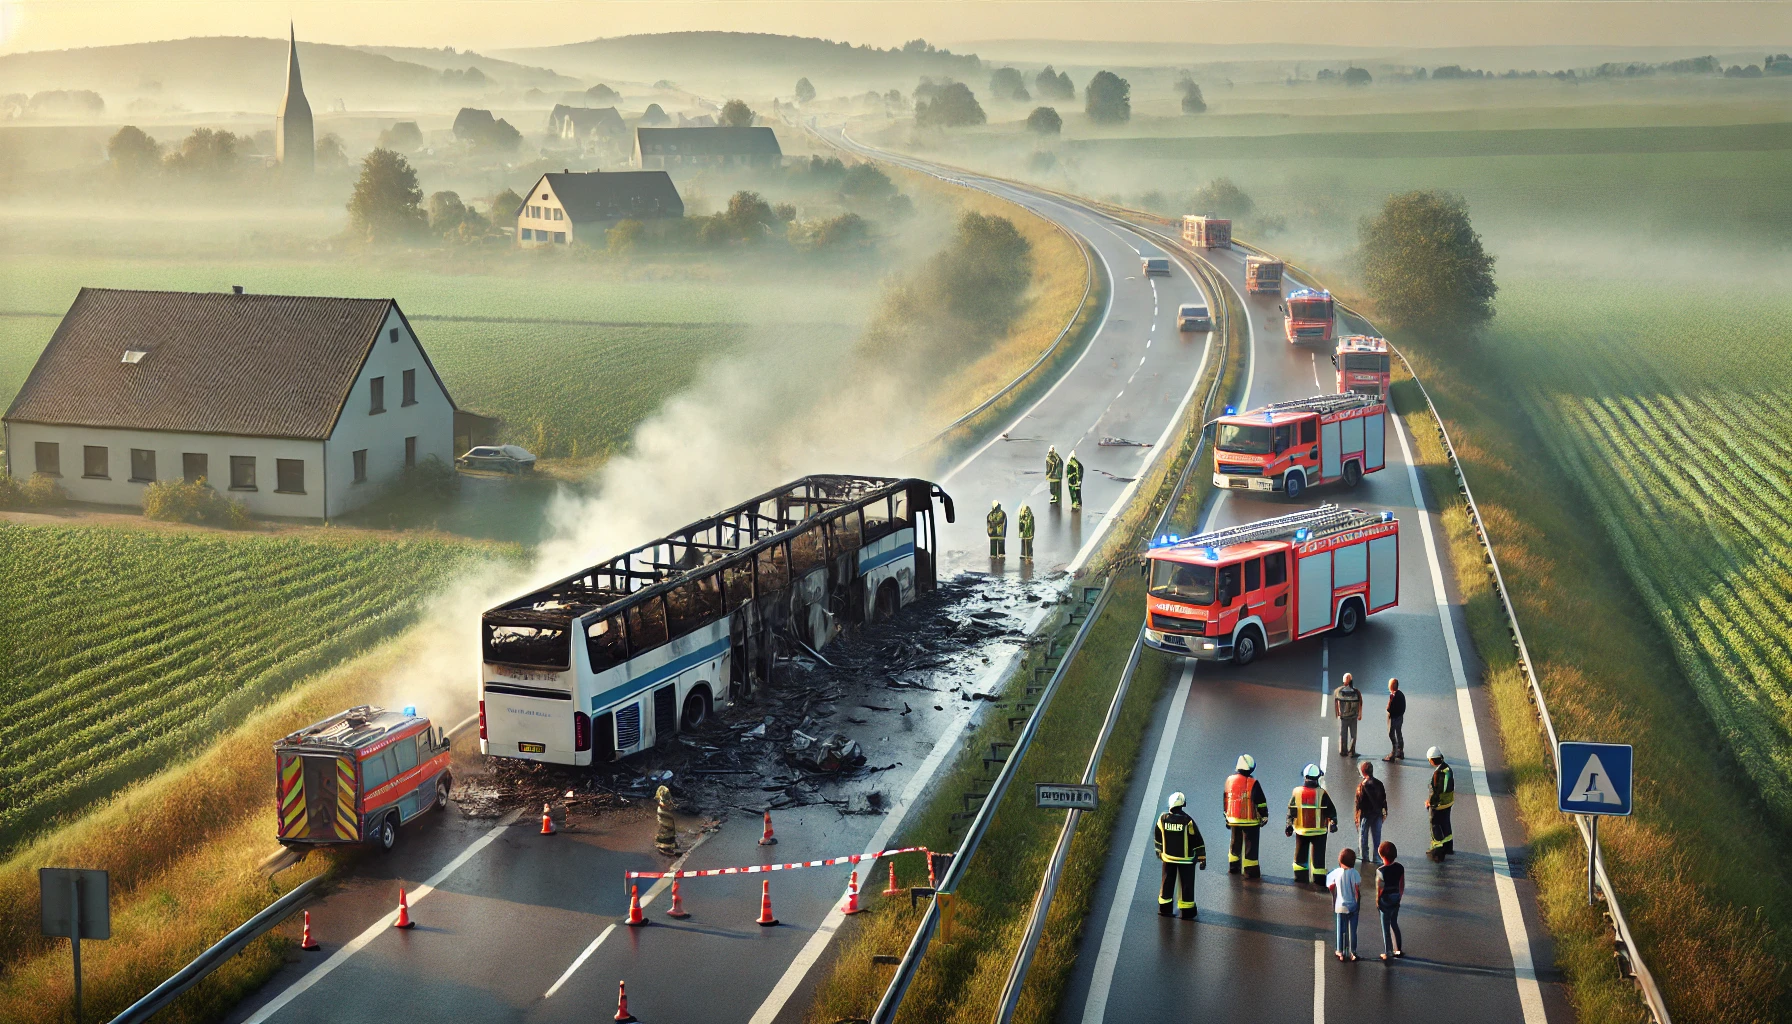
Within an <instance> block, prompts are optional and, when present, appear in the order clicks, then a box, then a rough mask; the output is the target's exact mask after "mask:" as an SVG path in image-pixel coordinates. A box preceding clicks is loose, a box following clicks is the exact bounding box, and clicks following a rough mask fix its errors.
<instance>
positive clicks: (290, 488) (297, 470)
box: [274, 459, 305, 494]
mask: <svg viewBox="0 0 1792 1024" xmlns="http://www.w3.org/2000/svg"><path fill="white" fill-rule="evenodd" d="M274 491H275V492H276V493H278V494H304V493H305V460H304V459H275V460H274Z"/></svg>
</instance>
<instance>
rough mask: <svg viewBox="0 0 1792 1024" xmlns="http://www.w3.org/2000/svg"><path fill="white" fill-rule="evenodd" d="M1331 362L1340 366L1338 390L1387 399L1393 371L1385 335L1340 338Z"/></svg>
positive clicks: (1339, 391)
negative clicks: (1383, 336) (1379, 336)
mask: <svg viewBox="0 0 1792 1024" xmlns="http://www.w3.org/2000/svg"><path fill="white" fill-rule="evenodd" d="M1332 365H1333V366H1335V367H1337V368H1338V393H1339V394H1343V393H1345V392H1347V391H1354V392H1356V393H1357V394H1359V395H1373V396H1375V397H1376V398H1379V399H1381V400H1382V401H1384V402H1385V401H1387V400H1388V388H1389V387H1390V386H1391V385H1392V383H1393V377H1394V375H1393V371H1392V366H1391V364H1390V363H1389V360H1388V342H1387V339H1386V338H1372V337H1370V336H1368V335H1366V334H1351V335H1346V336H1345V337H1342V338H1339V339H1338V351H1337V353H1336V354H1334V355H1333V356H1332Z"/></svg>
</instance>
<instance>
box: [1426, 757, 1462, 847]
mask: <svg viewBox="0 0 1792 1024" xmlns="http://www.w3.org/2000/svg"><path fill="white" fill-rule="evenodd" d="M1425 757H1426V758H1427V759H1429V760H1430V761H1431V791H1430V792H1429V793H1427V794H1425V809H1426V810H1428V811H1430V812H1431V848H1430V849H1429V850H1426V851H1425V856H1427V857H1430V858H1431V859H1432V860H1435V861H1440V862H1441V861H1442V860H1443V859H1444V858H1445V857H1447V856H1449V855H1450V854H1452V853H1455V852H1456V833H1455V832H1454V831H1453V830H1452V829H1451V828H1450V808H1451V807H1454V806H1455V805H1456V771H1455V769H1453V768H1451V767H1450V763H1449V762H1448V761H1445V760H1444V752H1443V751H1441V750H1439V749H1437V748H1436V747H1432V748H1431V749H1430V750H1427V751H1425Z"/></svg>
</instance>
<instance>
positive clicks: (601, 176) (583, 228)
mask: <svg viewBox="0 0 1792 1024" xmlns="http://www.w3.org/2000/svg"><path fill="white" fill-rule="evenodd" d="M683 216H684V200H683V199H680V198H679V196H678V188H677V186H675V185H673V184H672V176H671V175H669V174H667V173H666V172H665V171H562V172H561V173H559V174H544V175H542V176H541V178H540V180H538V181H536V183H535V185H534V187H532V188H530V189H529V192H528V194H527V195H526V196H524V198H523V203H522V205H521V206H519V207H517V211H516V240H517V243H518V244H519V245H522V246H524V247H534V246H538V245H544V244H545V245H567V244H570V243H572V242H584V243H585V244H586V245H593V246H598V247H600V248H601V247H602V246H603V245H604V244H605V243H606V239H605V238H604V232H606V231H608V230H609V229H611V228H613V227H615V226H616V225H617V224H618V223H619V222H621V221H624V220H638V221H643V222H652V221H654V220H659V219H662V218H678V217H683Z"/></svg>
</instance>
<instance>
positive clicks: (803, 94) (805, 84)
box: [796, 78, 815, 103]
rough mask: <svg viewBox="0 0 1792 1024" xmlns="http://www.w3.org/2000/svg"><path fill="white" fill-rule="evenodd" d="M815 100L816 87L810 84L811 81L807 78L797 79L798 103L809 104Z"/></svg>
mask: <svg viewBox="0 0 1792 1024" xmlns="http://www.w3.org/2000/svg"><path fill="white" fill-rule="evenodd" d="M814 98H815V86H813V85H811V84H809V80H808V79H807V78H799V79H797V80H796V101H797V102H798V103H807V102H809V101H810V100H812V99H814Z"/></svg>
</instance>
